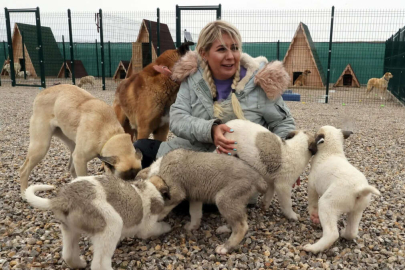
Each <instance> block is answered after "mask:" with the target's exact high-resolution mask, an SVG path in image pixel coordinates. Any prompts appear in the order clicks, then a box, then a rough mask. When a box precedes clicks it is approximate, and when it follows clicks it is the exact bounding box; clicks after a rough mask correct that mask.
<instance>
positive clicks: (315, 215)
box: [310, 212, 320, 224]
mask: <svg viewBox="0 0 405 270" xmlns="http://www.w3.org/2000/svg"><path fill="white" fill-rule="evenodd" d="M310 219H311V221H312V222H313V223H315V224H319V223H320V221H319V215H318V212H315V213H312V214H311V216H310Z"/></svg>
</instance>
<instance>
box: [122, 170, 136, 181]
mask: <svg viewBox="0 0 405 270" xmlns="http://www.w3.org/2000/svg"><path fill="white" fill-rule="evenodd" d="M139 171H140V169H130V170H127V171H125V172H120V173H119V175H118V177H119V178H121V179H123V180H134V179H135V177H136V175H137V174H138V172H139Z"/></svg>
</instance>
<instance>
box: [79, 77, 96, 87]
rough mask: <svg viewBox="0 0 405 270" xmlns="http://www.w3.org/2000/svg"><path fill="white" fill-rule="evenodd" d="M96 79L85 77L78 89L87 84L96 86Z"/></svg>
mask: <svg viewBox="0 0 405 270" xmlns="http://www.w3.org/2000/svg"><path fill="white" fill-rule="evenodd" d="M94 82H95V78H94V77H93V76H85V77H82V78H81V79H80V81H79V83H78V84H77V86H78V87H82V86H83V85H85V84H91V86H94Z"/></svg>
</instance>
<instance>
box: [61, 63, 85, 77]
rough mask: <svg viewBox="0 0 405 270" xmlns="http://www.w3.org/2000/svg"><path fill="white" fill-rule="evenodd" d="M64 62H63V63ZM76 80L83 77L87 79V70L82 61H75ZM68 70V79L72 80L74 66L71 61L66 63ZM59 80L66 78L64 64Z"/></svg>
mask: <svg viewBox="0 0 405 270" xmlns="http://www.w3.org/2000/svg"><path fill="white" fill-rule="evenodd" d="M62 62H63V61H62ZM74 64H75V66H74V68H75V78H76V79H80V78H82V77H86V76H88V75H89V74H87V71H86V69H85V68H84V65H83V63H82V61H81V60H75V62H74ZM66 69H67V77H68V78H72V64H71V61H66ZM58 78H65V65H64V64H63V63H62V66H61V68H60V69H59V73H58Z"/></svg>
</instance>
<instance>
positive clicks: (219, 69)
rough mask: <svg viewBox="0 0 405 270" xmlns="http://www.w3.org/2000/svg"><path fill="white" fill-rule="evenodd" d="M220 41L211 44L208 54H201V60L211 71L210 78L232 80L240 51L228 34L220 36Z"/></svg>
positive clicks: (237, 65)
mask: <svg viewBox="0 0 405 270" xmlns="http://www.w3.org/2000/svg"><path fill="white" fill-rule="evenodd" d="M222 41H223V43H221V41H220V40H216V41H215V42H214V43H212V46H211V49H210V50H209V51H208V52H202V55H201V56H202V57H203V59H206V60H207V63H208V65H209V67H210V69H211V73H212V76H213V77H214V78H215V79H218V80H227V79H229V78H232V77H233V76H234V75H235V73H236V71H237V69H238V67H239V61H240V51H239V48H238V45H237V44H236V43H234V41H233V39H232V38H231V37H230V36H229V35H228V34H223V35H222Z"/></svg>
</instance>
